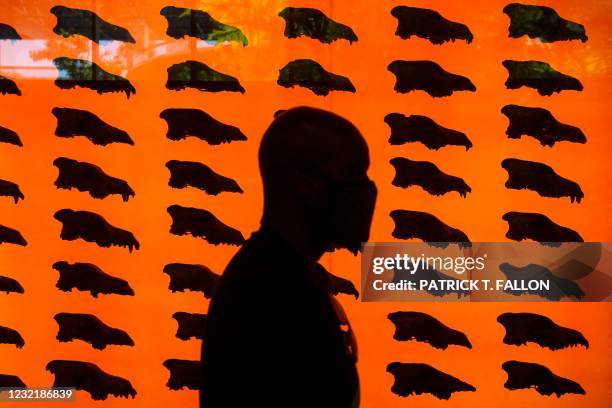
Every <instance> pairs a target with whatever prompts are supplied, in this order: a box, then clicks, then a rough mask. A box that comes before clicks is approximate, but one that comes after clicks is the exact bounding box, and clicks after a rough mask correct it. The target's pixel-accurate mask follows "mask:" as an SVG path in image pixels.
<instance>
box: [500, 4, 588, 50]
mask: <svg viewBox="0 0 612 408" xmlns="http://www.w3.org/2000/svg"><path fill="white" fill-rule="evenodd" d="M503 11H504V13H505V14H507V15H508V17H510V26H509V27H508V37H510V38H520V37H522V36H524V35H526V36H528V37H529V38H537V39H539V40H540V41H542V42H554V41H571V40H580V41H582V42H586V41H587V40H588V39H589V37H587V35H586V31H585V30H584V26H583V25H582V24H578V23H576V22H573V21H569V20H566V19H564V18H562V17H561V16H559V14H557V12H556V11H555V9H552V8H550V7H544V6H535V5H531V4H519V3H511V4H508V5H507V6H506V7H504V10H503Z"/></svg>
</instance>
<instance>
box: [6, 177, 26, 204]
mask: <svg viewBox="0 0 612 408" xmlns="http://www.w3.org/2000/svg"><path fill="white" fill-rule="evenodd" d="M0 196H2V197H12V198H13V201H14V202H15V204H17V202H18V201H19V199H22V200H23V199H25V196H24V195H23V193H22V192H21V189H20V188H19V185H17V184H16V183H13V182H12V181H8V180H2V179H0Z"/></svg>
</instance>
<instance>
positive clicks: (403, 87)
mask: <svg viewBox="0 0 612 408" xmlns="http://www.w3.org/2000/svg"><path fill="white" fill-rule="evenodd" d="M387 69H388V70H389V71H390V72H391V73H393V75H395V87H394V88H393V89H395V91H397V92H399V93H407V92H412V91H417V90H420V91H425V92H427V93H428V94H429V95H430V96H433V97H434V98H441V97H443V96H451V95H452V94H453V92H457V91H470V92H475V91H476V86H474V84H473V83H472V81H470V79H469V78H467V77H464V76H462V75H457V74H453V73H451V72H447V71H446V70H444V68H442V67H441V66H440V65H438V64H436V63H435V62H433V61H402V60H396V61H393V62H392V63H390V64H389V66H388V67H387Z"/></svg>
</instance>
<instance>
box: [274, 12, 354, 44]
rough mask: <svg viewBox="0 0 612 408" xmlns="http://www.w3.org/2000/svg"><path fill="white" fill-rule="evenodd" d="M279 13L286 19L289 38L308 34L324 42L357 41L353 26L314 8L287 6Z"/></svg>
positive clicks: (286, 34)
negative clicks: (339, 21)
mask: <svg viewBox="0 0 612 408" xmlns="http://www.w3.org/2000/svg"><path fill="white" fill-rule="evenodd" d="M278 15H279V16H280V17H282V18H283V19H284V20H285V37H287V38H298V37H301V36H306V37H310V38H313V39H315V40H319V41H321V42H322V43H324V44H329V43H332V42H334V41H336V40H341V39H343V40H347V41H348V42H349V43H351V44H352V43H353V41H357V35H355V32H354V31H353V29H352V28H351V27H349V26H347V25H344V24H341V23H338V22H336V21H334V20H332V19H331V18H329V17H327V16H326V15H325V14H324V13H323V12H322V11H320V10H317V9H314V8H298V7H285V8H284V9H283V10H282V11H281V12H280V13H278Z"/></svg>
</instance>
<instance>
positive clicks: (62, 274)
mask: <svg viewBox="0 0 612 408" xmlns="http://www.w3.org/2000/svg"><path fill="white" fill-rule="evenodd" d="M53 269H55V270H56V271H58V272H59V279H58V280H57V283H56V284H55V287H56V288H58V289H59V290H61V291H63V292H72V289H73V288H75V289H76V290H80V291H83V292H86V291H89V293H91V296H93V297H95V298H97V297H98V295H99V294H100V293H102V294H103V295H110V294H116V295H124V296H134V290H133V289H132V288H131V287H130V284H129V283H128V282H127V281H126V280H124V279H121V278H117V277H115V276H111V275H109V274H107V273H106V272H104V271H103V270H102V269H100V268H98V267H97V266H96V265H94V264H90V263H85V262H75V263H73V264H69V263H68V262H66V261H58V262H56V263H54V264H53Z"/></svg>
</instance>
